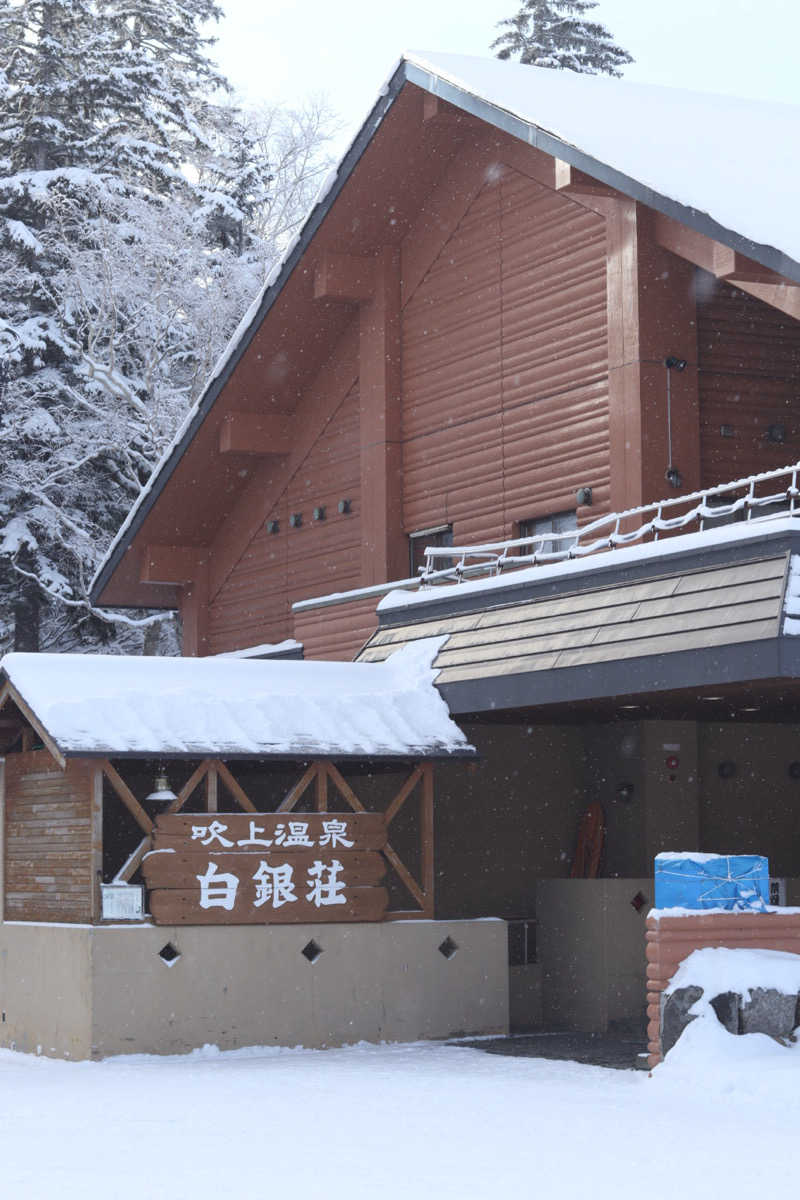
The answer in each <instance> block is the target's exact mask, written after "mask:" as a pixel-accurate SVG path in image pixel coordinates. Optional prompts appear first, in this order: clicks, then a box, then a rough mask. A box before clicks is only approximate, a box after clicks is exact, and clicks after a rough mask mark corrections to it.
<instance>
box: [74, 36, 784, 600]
mask: <svg viewBox="0 0 800 1200" xmlns="http://www.w3.org/2000/svg"><path fill="white" fill-rule="evenodd" d="M526 69H527V68H526ZM407 85H413V89H412V90H415V89H418V90H419V92H421V93H423V94H425V95H427V96H434V97H437V98H438V99H439V100H441V101H445V102H446V103H447V104H448V105H450V106H452V108H453V109H454V110H456V111H458V112H460V113H461V114H463V115H464V117H465V118H472V119H474V120H477V121H479V122H482V123H484V124H485V125H488V126H491V127H493V128H495V129H497V130H500V131H502V132H504V133H506V134H508V135H510V136H511V137H513V138H515V139H517V140H519V141H521V142H524V143H525V144H527V145H530V146H532V147H534V148H536V149H538V150H540V151H542V152H543V153H545V154H547V155H550V156H552V157H553V158H555V159H557V160H559V161H560V162H563V163H565V164H567V165H568V166H570V167H572V168H574V169H575V170H576V171H580V172H582V173H584V174H585V175H588V176H591V177H592V178H593V179H595V180H597V181H599V182H600V183H601V184H602V185H604V186H607V187H608V188H610V189H613V190H615V191H617V192H619V193H620V194H622V195H624V196H627V197H630V198H631V199H634V200H636V201H639V202H640V203H642V204H644V205H647V206H648V207H650V208H652V209H654V210H655V211H656V212H658V213H660V214H662V216H664V217H666V218H669V219H672V220H674V221H676V222H678V223H679V224H680V225H682V226H685V227H687V228H688V229H690V230H692V231H694V232H695V233H697V234H700V235H702V236H703V237H706V238H708V239H711V240H712V241H714V242H719V243H722V244H723V245H725V246H727V247H729V248H731V249H732V250H733V251H734V252H736V253H737V254H741V255H743V256H745V257H746V258H747V259H749V260H752V261H753V262H755V263H758V264H760V265H761V266H762V267H764V268H765V269H767V270H768V271H771V272H774V273H776V274H777V275H780V276H781V277H782V278H783V279H784V280H786V281H789V282H790V283H797V284H800V262H798V261H796V260H795V259H793V258H791V257H789V256H788V255H787V254H785V253H784V252H782V251H781V250H780V249H778V248H777V247H775V246H770V245H765V244H762V243H758V242H755V241H753V240H751V239H750V238H747V237H745V236H743V235H741V234H740V233H738V232H737V231H736V230H734V229H731V228H728V227H726V226H724V225H722V224H720V223H719V222H718V221H716V220H715V219H714V218H713V217H712V216H711V215H709V214H708V213H707V212H703V211H700V210H699V209H697V208H693V207H691V206H690V205H687V204H682V203H680V202H678V201H676V200H674V199H673V198H671V197H669V196H668V195H666V194H663V193H661V192H659V191H657V190H654V189H653V188H652V187H648V186H646V185H645V184H643V183H641V182H640V181H638V180H636V179H634V178H632V177H631V176H630V175H626V174H624V173H623V172H621V171H619V170H618V169H616V168H615V167H614V166H613V165H612V164H611V163H608V162H603V161H600V160H599V159H597V158H595V157H592V156H591V155H589V154H587V153H586V152H584V151H582V150H581V149H580V148H579V147H577V146H575V145H573V144H571V143H570V142H569V141H568V140H566V139H564V138H561V137H558V136H557V135H555V134H553V133H552V132H550V131H548V130H547V129H545V128H543V127H542V126H541V125H537V124H536V123H535V122H534V121H532V120H527V119H524V118H523V117H520V116H519V115H516V114H515V113H513V112H511V111H508V110H507V109H505V108H503V107H502V106H500V105H498V104H495V103H492V102H490V101H489V100H487V99H485V98H484V97H482V96H481V95H479V94H477V93H476V92H475V91H472V90H469V89H468V88H466V87H465V86H460V85H459V84H458V83H457V82H454V81H453V80H452V79H450V78H448V77H447V73H446V72H443V71H442V72H440V71H437V70H435V69H433V68H432V67H431V66H429V65H426V63H425V62H424V60H419V59H418V60H415V59H414V58H403V59H402V60H401V61H400V63H399V64H398V65H397V67H396V68H395V70H394V71H393V73H392V75H391V77H390V78H389V80H388V81H387V83H386V85H385V87H384V89H383V91H382V92H381V95H380V96H379V98H378V100H377V101H376V103H375V104H374V106H373V107H372V109H371V111H370V113H369V115H368V117H367V119H366V120H365V122H364V123H363V125H362V126H361V128H360V130H359V131H358V133H357V134H356V136H355V138H354V140H353V142H352V143H351V145H350V147H349V148H348V150H347V152H346V153H345V155H344V157H343V158H342V160H341V162H340V164H339V166H338V168H337V169H336V171H335V174H333V176H332V177H331V179H330V180H329V181H328V183H327V184H326V186H325V188H323V192H322V194H321V195H320V197H319V199H318V201H317V203H316V204H315V205H314V206H313V208H312V209H311V212H310V213H309V216H308V218H307V219H306V222H305V224H304V225H303V227H302V229H301V231H300V234H299V236H298V237H297V239H296V241H295V242H294V243H293V244H292V245H291V246H290V248H289V250H288V251H287V253H286V254H285V256H284V258H283V260H282V261H281V262H280V264H279V265H278V266H277V267H276V268H275V269H274V271H273V272H272V273H271V275H270V276H269V278H268V280H267V283H266V285H265V287H264V289H263V290H262V292H261V294H260V295H259V296H258V298H257V299H256V301H255V303H254V304H253V306H252V307H251V309H250V311H249V312H248V313H247V314H246V316H245V318H244V319H243V321H242V323H241V325H240V327H239V329H238V330H237V331H236V333H235V334H234V336H233V339H232V340H231V343H230V345H229V347H228V349H227V350H226V352H225V354H224V355H223V357H222V359H221V360H220V362H219V364H218V365H217V367H216V368H215V370H214V372H213V373H212V376H211V379H210V380H209V382H208V384H207V386H206V388H205V390H204V391H203V393H202V395H201V396H200V398H199V400H198V402H197V403H196V404H195V405H194V407H193V408H192V409H191V410H190V412H189V414H188V415H187V418H186V420H185V422H184V424H183V426H182V427H181V429H180V430H179V432H178V434H177V435H176V437H175V439H174V440H173V442H172V444H171V445H170V446H169V448H168V449H167V451H166V453H165V454H164V456H163V458H162V460H161V462H160V463H159V464H158V466H157V467H156V469H155V471H154V472H153V475H152V476H151V479H150V480H149V482H148V484H147V485H146V487H145V489H144V490H143V492H142V494H141V495H140V497H139V499H138V500H137V502H136V503H135V504H134V506H133V508H132V509H131V512H130V514H129V516H128V518H127V520H126V521H125V523H124V524H123V526H122V527H121V529H120V531H119V532H118V534H117V536H116V538H115V540H114V542H113V543H112V545H111V547H110V549H109V551H108V553H107V555H106V557H105V559H104V560H103V562H102V563H101V565H100V567H99V569H98V572H97V574H96V576H95V579H94V580H93V582H92V586H91V589H90V594H91V599H92V602H93V603H95V604H112V605H124V606H129V607H136V606H141V607H151V608H158V607H163V608H175V607H177V604H178V601H179V595H180V588H181V586H182V585H183V584H184V583H186V582H187V581H188V578H190V577H191V576H190V575H189V574H188V573H189V572H190V571H191V570H193V569H195V568H194V567H193V566H192V565H191V563H189V564H188V565H187V563H186V562H184V561H183V560H188V559H191V560H193V562H194V563H195V564H200V565H202V564H203V562H204V561H205V558H206V556H207V550H206V548H207V546H208V545H209V544H210V542H211V541H212V539H213V536H214V533H215V531H216V529H217V528H219V525H220V523H221V522H222V520H223V519H224V517H225V516H226V515H227V513H228V512H229V511H230V507H231V505H232V503H233V501H234V499H235V498H236V497H238V496H239V495H240V494H241V493H242V490H243V489H244V488H245V487H246V486H247V485H248V484H249V483H251V482H252V471H251V468H250V466H249V464H248V463H247V461H246V460H244V461H243V460H242V458H241V457H240V456H238V455H236V454H233V455H227V456H225V462H224V463H220V462H219V461H218V459H219V458H220V456H218V455H216V448H217V445H218V440H219V437H220V424H221V420H222V418H221V416H219V414H218V419H217V420H216V422H215V421H214V420H213V419H210V418H211V417H212V413H213V412H214V410H215V406H216V404H217V401H218V400H219V398H220V396H221V395H222V394H223V393H224V392H225V390H226V388H227V387H228V385H229V384H230V383H231V380H232V379H233V377H234V375H237V376H238V378H239V379H240V381H241V384H242V386H241V387H240V388H239V392H240V393H246V392H247V390H248V386H251V387H252V386H254V380H255V373H254V369H253V368H254V367H255V366H256V364H259V365H260V367H261V370H262V372H263V369H264V367H263V363H262V362H261V358H260V356H259V353H258V346H257V345H256V342H257V340H258V339H259V338H260V339H261V344H262V345H263V347H264V353H265V354H266V356H267V367H266V369H267V371H269V370H270V369H271V363H274V361H275V359H276V358H277V357H279V356H280V353H281V352H282V350H281V347H282V346H285V345H288V344H289V343H290V342H291V337H292V334H291V332H290V331H291V329H292V328H293V327H294V328H295V330H296V331H299V334H300V336H302V337H303V338H305V345H304V346H302V347H300V355H299V357H301V358H302V360H303V362H302V371H301V372H300V374H298V376H297V378H296V379H295V380H294V386H295V390H296V388H297V385H298V383H299V381H300V380H301V377H307V376H308V372H309V371H310V370H312V369H318V367H319V366H321V365H322V363H323V362H324V359H325V354H326V352H327V351H328V350H330V348H331V346H332V345H333V343H334V342H335V340H336V339H337V338H340V337H341V335H342V333H343V331H344V329H345V328H346V326H347V322H348V319H349V317H350V316H351V315H352V310H350V312H349V313H348V310H347V306H346V305H344V306H343V305H338V306H336V305H334V306H330V307H329V309H328V310H323V309H320V308H317V309H316V311H315V337H314V338H307V337H305V326H304V324H303V322H302V321H297V320H296V319H294V318H295V311H294V310H296V309H297V306H298V305H302V303H303V297H304V295H306V294H307V291H308V288H307V286H306V289H305V292H304V290H303V287H302V286H301V285H302V283H303V282H305V283H306V285H308V276H309V275H313V272H305V276H306V278H305V280H304V272H303V270H302V269H301V264H302V263H303V260H304V257H305V256H306V254H307V252H308V251H309V249H310V247H311V245H312V243H314V242H315V241H317V239H318V238H319V236H320V234H321V231H323V230H325V231H326V236H327V231H328V227H329V226H330V225H331V220H332V215H335V212H336V208H337V203H339V202H340V201H342V200H343V199H344V198H346V192H347V189H348V185H349V184H350V183H351V182H352V180H353V177H354V175H355V173H356V171H357V168H359V166H360V164H362V160H363V159H364V158H365V155H367V154H368V152H370V153H372V151H373V150H374V147H375V146H376V145H377V144H378V142H379V141H380V139H381V138H384V139H386V137H387V133H386V130H387V123H388V120H387V119H388V118H390V117H392V118H393V119H394V117H395V115H396V114H397V113H398V112H399V109H400V108H402V104H403V103H406V104H408V103H409V101H408V99H406V100H405V101H403V95H404V93H406V95H407V92H408V89H407ZM399 102H400V103H399ZM398 124H401V122H398ZM396 127H397V126H395V128H396ZM449 139H450V142H451V143H452V144H451V145H450V147H449V150H450V153H451V154H452V152H453V146H454V145H457V144H458V142H457V140H456V141H455V142H453V131H452V129H451V130H450V131H449ZM409 146H413V143H409ZM390 157H393V159H394V164H393V167H394V170H395V172H396V173H399V174H400V176H401V177H402V178H403V180H404V183H405V184H406V186H410V184H409V183H408V181H409V178H410V177H411V175H412V173H410V172H408V170H407V165H408V164H407V157H406V156H405V155H404V154H402V153H400V154H395V155H393V156H391V155H390ZM437 158H438V160H439V162H440V165H441V166H442V168H443V167H444V165H445V164H446V162H447V160H448V159H447V142H446V140H445V141H443V142H442V144H441V149H440V152H439V154H438V155H437V154H430V153H427V154H425V155H422V156H420V158H419V162H420V170H419V171H418V172H415V173H413V174H414V175H416V176H419V180H418V181H417V182H418V184H419V181H420V180H422V179H423V178H424V176H425V171H426V169H427V170H430V168H431V162H432V161H433V160H434V159H437ZM373 161H374V159H373ZM426 164H427V165H426ZM386 174H387V170H384V176H385V175H386ZM382 183H383V184H385V179H383V180H382ZM376 186H377V185H376ZM376 194H377V193H376ZM374 207H375V208H378V207H379V206H378V205H375V206H374ZM340 225H341V222H340ZM342 228H343V227H342ZM329 232H330V238H329V239H328V242H326V243H325V245H326V247H327V245H328V243H329V244H330V245H331V246H333V247H334V248H341V249H343V250H348V251H349V252H352V249H350V248H349V247H348V246H346V245H345V244H344V243H343V242H342V230H341V229H339V228H336V224H335V220H334V221H333V226H332V228H331V229H330V230H329ZM401 232H402V222H398V223H397V225H396V228H395V233H394V236H395V238H396V239H399V237H400V236H401ZM384 240H386V234H385V231H384ZM362 252H364V247H363V246H362ZM295 336H298V334H297V333H296V334H295ZM248 363H249V366H248ZM248 371H249V374H248ZM303 372H305V375H304V374H303ZM247 403H248V401H247V399H246V398H245V404H247ZM249 403H250V407H251V409H252V410H253V411H256V410H257V409H258V408H260V407H263V399H262V397H261V396H260V395H259V397H258V402H257V403H256V402H255V401H252V400H251V401H250V402H249ZM287 411H288V410H287V408H286V405H285V404H284V405H283V406H281V403H280V401H279V403H278V409H277V410H276V414H277V415H286V412H287ZM190 447H194V451H195V453H193V454H192V455H190V456H188V457H189V459H190V460H191V461H187V453H188V451H189V449H190ZM201 462H202V464H203V465H202V467H201V466H200V463H201ZM201 479H202V487H199V486H198V484H199V481H200V480H201ZM168 488H169V489H170V492H171V494H170V504H169V507H170V511H171V513H174V511H175V508H176V499H178V498H180V497H181V496H183V497H184V498H186V497H189V499H185V507H186V510H187V511H191V512H192V513H193V514H194V528H193V529H192V530H190V531H189V532H188V533H186V532H183V533H182V534H181V545H180V547H175V546H173V545H171V544H170V535H171V531H170V520H171V518H167V516H166V515H165V514H162V515H161V516H160V517H159V514H158V513H157V512H156V510H157V506H158V504H159V501H160V498H161V496H162V495H163V494H164V493H165V490H166V489H168ZM135 543H136V553H134V554H131V549H132V548H133V547H134V544H135ZM151 543H152V544H153V545H154V546H155V547H156V549H159V548H161V549H163V550H164V551H165V553H164V554H163V556H162V557H163V559H164V560H165V561H166V560H170V561H171V562H172V564H173V566H172V569H171V575H170V577H169V578H163V579H162V578H160V577H159V572H158V570H155V569H154V570H153V571H151V572H150V576H149V578H146V576H147V572H146V570H145V571H144V574H143V566H142V561H143V555H144V554H145V551H146V549H147V547H148V546H149V545H150V544H151ZM176 549H179V550H180V552H181V554H180V555H177V556H176V555H175V554H174V553H173V552H174V551H175V550H176ZM181 556H182V557H181ZM162 574H164V575H168V574H169V572H162Z"/></svg>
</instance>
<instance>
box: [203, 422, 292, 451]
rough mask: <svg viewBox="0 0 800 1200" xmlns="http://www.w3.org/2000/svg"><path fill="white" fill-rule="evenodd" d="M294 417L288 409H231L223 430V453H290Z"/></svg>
mask: <svg viewBox="0 0 800 1200" xmlns="http://www.w3.org/2000/svg"><path fill="white" fill-rule="evenodd" d="M290 426H291V417H289V416H287V415H286V414H285V413H247V412H231V413H228V414H227V416H226V417H225V419H224V420H223V422H222V425H221V426H220V430H219V452H220V454H262V455H266V454H288V453H289V451H290V449H291V433H290Z"/></svg>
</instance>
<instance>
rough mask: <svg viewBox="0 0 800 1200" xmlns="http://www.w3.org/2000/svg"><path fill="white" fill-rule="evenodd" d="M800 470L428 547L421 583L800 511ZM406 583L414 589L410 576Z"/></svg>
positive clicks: (581, 555)
mask: <svg viewBox="0 0 800 1200" xmlns="http://www.w3.org/2000/svg"><path fill="white" fill-rule="evenodd" d="M798 472H800V463H795V464H794V466H791V467H782V468H780V469H779V470H776V471H765V472H763V473H762V474H760V475H749V476H747V478H745V479H736V480H734V481H733V482H731V483H722V484H718V485H717V486H715V487H710V488H704V489H703V490H702V491H700V492H692V493H691V494H690V495H686V496H673V497H670V498H669V499H667V500H658V501H655V502H654V503H653V504H643V505H641V506H640V507H639V508H630V509H627V510H626V511H624V512H618V513H607V514H605V515H604V516H602V517H598V518H597V519H596V520H594V521H591V522H589V523H588V524H587V525H582V526H581V527H580V528H579V529H571V530H567V531H565V532H563V533H555V532H547V533H541V534H537V535H534V536H532V535H530V534H528V535H527V536H526V537H521V538H512V539H510V540H507V541H502V542H486V543H484V544H482V545H477V546H428V547H426V549H425V566H424V567H423V568H421V570H420V578H419V584H420V586H422V587H426V586H434V585H436V584H443V583H458V582H461V581H462V580H465V579H472V578H475V577H476V576H478V577H480V576H482V575H499V574H501V572H503V571H505V570H509V569H516V568H519V567H532V566H539V565H544V564H548V563H559V562H568V561H569V560H570V559H577V558H584V557H585V556H586V555H589V554H597V553H598V552H599V551H603V550H615V549H618V548H619V547H622V546H632V545H635V544H637V543H643V542H648V541H658V539H659V538H660V537H662V536H668V535H671V534H675V533H678V532H685V533H692V532H703V531H704V530H706V529H708V528H714V529H716V528H718V527H719V526H720V525H726V524H731V523H733V522H736V521H744V522H747V521H759V522H760V521H763V520H767V519H774V518H775V517H779V516H787V517H794V516H800V508H798V503H797V502H798V498H799V497H800V491H798V487H797V478H798ZM403 584H405V585H406V586H407V584H408V581H403ZM403 584H401V585H400V586H403ZM395 586H398V585H395Z"/></svg>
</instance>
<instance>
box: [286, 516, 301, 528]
mask: <svg viewBox="0 0 800 1200" xmlns="http://www.w3.org/2000/svg"><path fill="white" fill-rule="evenodd" d="M289 524H290V525H291V527H292V529H299V528H300V526H301V525H302V524H303V514H302V513H292V515H291V516H290V517H289Z"/></svg>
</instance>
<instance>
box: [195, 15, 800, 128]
mask: <svg viewBox="0 0 800 1200" xmlns="http://www.w3.org/2000/svg"><path fill="white" fill-rule="evenodd" d="M221 3H222V7H223V9H224V10H225V13H226V16H225V18H224V20H223V21H222V22H221V23H220V25H219V26H218V27H217V30H216V32H217V36H218V38H219V42H218V45H217V48H216V55H217V58H218V60H219V62H220V65H221V66H222V69H223V70H224V72H225V73H226V74H227V76H228V78H229V79H230V81H231V82H232V83H233V85H234V86H235V88H236V89H237V90H238V91H240V92H241V93H243V94H244V96H245V97H246V98H247V99H248V100H250V101H253V102H258V101H262V100H264V101H268V102H276V101H277V102H282V103H287V104H290V105H299V104H301V103H302V101H303V99H304V98H305V97H307V96H309V95H310V94H312V93H317V94H324V95H325V96H326V97H327V98H328V100H329V102H330V104H331V106H332V107H333V108H334V109H335V110H336V112H337V113H338V114H339V116H340V117H341V120H342V122H343V125H344V130H345V131H346V132H348V133H351V134H352V133H353V132H355V129H356V128H357V126H358V125H359V124H360V122H361V120H362V119H363V118H364V116H366V113H367V112H368V111H369V109H370V108H371V106H372V104H373V102H374V101H375V99H376V97H377V94H378V91H379V89H380V87H381V84H382V83H383V82H384V80H385V79H386V77H387V76H388V75H389V73H390V71H391V69H392V67H393V66H394V64H395V62H396V61H397V59H398V58H399V56H400V54H401V53H402V51H403V50H406V49H412V50H437V51H448V52H451V53H456V54H477V55H483V56H486V57H489V56H490V53H491V52H490V50H489V45H490V43H491V42H492V40H493V39H494V37H495V36H496V30H495V25H496V22H497V21H499V20H500V19H501V18H503V17H508V16H511V15H513V14H514V13H515V12H516V11H517V9H518V7H519V0H483V2H482V3H477V0H400V2H398V0H393V2H392V3H389V2H387V0H372V2H371V3H370V0H336V2H333V0H303V3H302V4H299V3H294V2H293V0H221ZM591 16H592V17H595V18H596V19H598V20H600V21H602V22H603V23H604V24H605V25H607V26H608V28H609V29H610V30H611V32H612V33H613V35H614V37H615V38H616V40H617V42H618V43H619V44H620V45H621V46H624V47H625V49H627V50H628V51H629V52H630V53H631V54H632V55H633V57H634V58H635V59H636V63H635V64H634V65H632V66H630V67H628V68H627V69H626V71H625V76H626V78H628V79H631V80H636V81H639V82H643V83H657V84H664V85H666V86H670V87H682V88H694V89H700V90H702V91H712V92H728V93H734V94H738V95H744V96H755V97H759V98H762V99H766V100H781V101H787V102H789V103H794V104H800V70H798V48H800V0H600V4H599V6H598V7H597V9H595V10H594V12H593V13H592V14H591Z"/></svg>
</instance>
